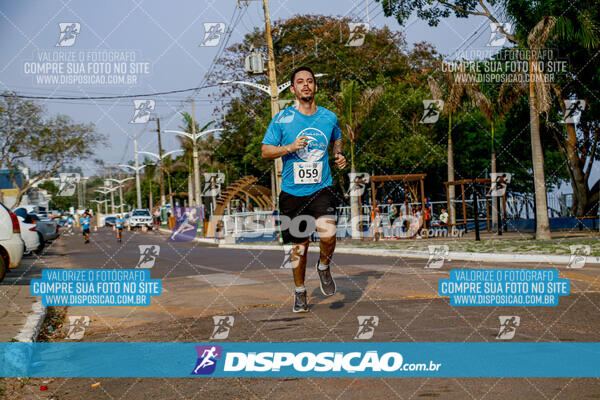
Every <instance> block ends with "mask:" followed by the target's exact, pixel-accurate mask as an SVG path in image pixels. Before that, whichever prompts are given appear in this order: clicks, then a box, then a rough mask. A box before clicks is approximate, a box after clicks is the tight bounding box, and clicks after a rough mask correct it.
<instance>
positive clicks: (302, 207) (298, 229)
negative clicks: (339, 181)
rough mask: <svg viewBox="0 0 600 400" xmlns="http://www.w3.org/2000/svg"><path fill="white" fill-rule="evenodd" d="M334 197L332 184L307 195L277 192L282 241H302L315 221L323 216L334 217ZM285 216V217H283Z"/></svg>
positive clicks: (308, 234) (311, 230)
mask: <svg viewBox="0 0 600 400" xmlns="http://www.w3.org/2000/svg"><path fill="white" fill-rule="evenodd" d="M335 208H336V198H335V194H334V192H333V186H327V187H324V188H323V189H320V190H318V191H317V192H315V193H313V194H311V195H308V196H293V195H291V194H289V193H286V192H284V191H282V192H281V193H280V194H279V215H281V216H282V217H283V218H281V221H280V224H281V234H282V236H283V242H284V243H303V242H305V241H306V240H307V239H308V238H309V237H310V235H311V234H312V233H313V231H314V229H315V221H316V220H317V219H318V218H321V217H324V216H330V217H331V218H332V219H335ZM285 217H287V218H285Z"/></svg>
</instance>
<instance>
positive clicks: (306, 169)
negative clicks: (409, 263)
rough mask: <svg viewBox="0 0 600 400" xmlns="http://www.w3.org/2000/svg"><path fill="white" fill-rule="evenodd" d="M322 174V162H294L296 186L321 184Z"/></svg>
mask: <svg viewBox="0 0 600 400" xmlns="http://www.w3.org/2000/svg"><path fill="white" fill-rule="evenodd" d="M322 172H323V163H322V162H296V163H294V183H295V184H296V185H305V184H309V183H321V177H322V176H323V173H322Z"/></svg>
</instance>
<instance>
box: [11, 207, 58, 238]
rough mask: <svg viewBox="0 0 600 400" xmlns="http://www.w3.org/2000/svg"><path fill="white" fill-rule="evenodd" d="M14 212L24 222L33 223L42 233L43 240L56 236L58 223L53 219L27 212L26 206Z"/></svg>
mask: <svg viewBox="0 0 600 400" xmlns="http://www.w3.org/2000/svg"><path fill="white" fill-rule="evenodd" d="M14 213H15V214H17V215H18V216H19V217H21V218H23V220H24V221H25V222H27V223H34V224H35V225H36V227H37V231H38V232H40V233H41V234H42V237H43V238H44V242H48V241H51V240H54V239H56V238H57V237H58V223H57V222H56V221H55V220H52V219H50V218H43V217H40V216H39V215H38V214H36V213H32V212H27V208H25V207H19V208H17V209H15V211H14ZM31 221H33V222H31Z"/></svg>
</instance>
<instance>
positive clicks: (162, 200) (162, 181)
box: [156, 118, 167, 207]
mask: <svg viewBox="0 0 600 400" xmlns="http://www.w3.org/2000/svg"><path fill="white" fill-rule="evenodd" d="M156 133H158V156H159V161H160V166H159V174H158V181H159V183H160V204H161V205H162V206H163V207H164V206H166V205H167V204H166V203H167V200H166V198H165V179H164V175H163V170H164V168H165V164H164V163H163V159H162V143H161V141H160V118H156Z"/></svg>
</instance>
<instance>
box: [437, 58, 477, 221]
mask: <svg viewBox="0 0 600 400" xmlns="http://www.w3.org/2000/svg"><path fill="white" fill-rule="evenodd" d="M448 70H449V72H447V73H446V74H445V78H446V79H445V80H446V87H447V91H446V92H447V93H446V99H445V100H444V98H443V97H444V95H443V92H442V89H441V87H440V86H439V85H438V83H437V82H436V80H435V79H434V78H433V77H432V76H431V75H430V76H428V77H427V83H428V84H429V90H430V91H431V96H432V97H433V98H434V99H435V100H442V101H444V107H443V108H442V113H443V114H446V115H448V181H449V182H452V181H454V150H453V147H452V115H453V114H455V113H456V112H457V111H458V109H459V108H460V106H461V104H462V101H463V98H464V95H465V86H466V82H468V81H469V80H468V77H467V76H466V74H465V73H464V72H460V71H457V72H454V73H453V72H450V70H451V69H450V68H448ZM454 196H455V190H454V185H449V186H448V199H449V200H450V210H449V211H450V223H451V224H452V225H454V224H456V209H455V207H454Z"/></svg>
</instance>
